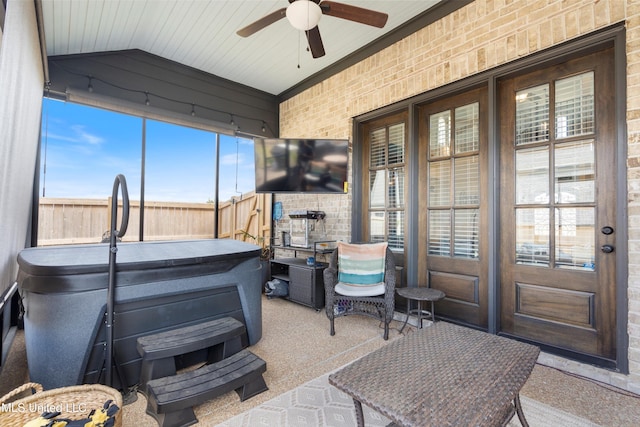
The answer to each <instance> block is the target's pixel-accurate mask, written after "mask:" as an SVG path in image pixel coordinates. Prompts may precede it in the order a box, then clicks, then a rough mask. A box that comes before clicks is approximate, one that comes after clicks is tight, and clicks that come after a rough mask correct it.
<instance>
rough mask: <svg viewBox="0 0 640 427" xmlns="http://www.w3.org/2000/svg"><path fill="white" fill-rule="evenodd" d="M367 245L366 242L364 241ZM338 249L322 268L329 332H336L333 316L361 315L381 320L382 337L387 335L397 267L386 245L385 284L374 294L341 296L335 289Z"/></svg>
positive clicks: (393, 300)
mask: <svg viewBox="0 0 640 427" xmlns="http://www.w3.org/2000/svg"><path fill="white" fill-rule="evenodd" d="M365 245H366V244H365ZM338 250H339V249H336V250H335V251H333V254H332V255H331V259H330V261H329V267H327V268H326V269H325V270H324V273H323V277H324V290H325V310H326V313H327V317H328V318H329V321H330V323H331V330H330V333H331V335H332V336H333V335H335V327H334V319H335V318H336V317H341V316H349V315H352V314H360V315H365V316H369V317H373V318H376V319H378V320H380V321H381V322H383V323H384V339H385V340H387V339H388V338H389V324H390V323H391V320H393V312H394V305H395V288H396V275H395V274H396V266H395V261H394V259H393V254H392V253H391V250H390V249H389V248H388V247H387V248H386V251H385V257H384V281H383V283H384V286H383V289H381V290H379V291H378V292H376V293H377V295H375V294H374V295H357V296H353V295H342V294H340V293H338V291H336V285H338V284H339V283H340V282H339V280H338V277H339V266H338V259H339V256H338Z"/></svg>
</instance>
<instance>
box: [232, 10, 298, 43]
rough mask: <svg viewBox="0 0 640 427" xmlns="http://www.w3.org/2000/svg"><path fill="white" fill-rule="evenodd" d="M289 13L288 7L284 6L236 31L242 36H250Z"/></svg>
mask: <svg viewBox="0 0 640 427" xmlns="http://www.w3.org/2000/svg"><path fill="white" fill-rule="evenodd" d="M286 13H287V8H286V7H283V8H282V9H278V10H276V11H275V12H272V13H270V14H268V15H266V16H263V17H262V18H260V19H258V20H257V21H256V22H254V23H252V24H249V25H247V26H246V27H244V28H241V29H239V30H238V31H237V32H236V33H237V34H238V35H239V36H240V37H249V36H250V35H252V34H255V33H257V32H258V31H260V30H261V29H263V28H265V27H267V26H269V25H271V24H273V23H274V22H276V21H279V20H280V19H282V18H284V17H285V16H286Z"/></svg>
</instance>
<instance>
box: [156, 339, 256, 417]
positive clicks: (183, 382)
mask: <svg viewBox="0 0 640 427" xmlns="http://www.w3.org/2000/svg"><path fill="white" fill-rule="evenodd" d="M266 370H267V364H266V362H265V361H264V360H262V359H261V358H259V357H258V356H256V355H255V354H253V353H251V352H250V351H249V350H246V349H245V350H242V351H240V352H239V353H236V354H234V355H232V356H230V357H227V358H225V359H223V360H221V361H219V362H216V363H214V364H211V365H205V366H203V367H201V368H198V369H196V370H194V371H189V372H184V373H180V374H177V375H173V376H170V377H165V378H158V379H154V380H151V381H149V382H148V383H147V391H148V395H147V413H148V414H149V415H151V416H152V417H154V418H155V419H156V421H157V422H158V425H159V426H160V427H185V426H189V425H192V424H195V423H197V422H198V419H197V418H196V416H195V414H194V412H193V409H192V408H193V406H196V405H199V404H201V403H203V402H205V401H207V400H210V399H213V398H215V397H218V396H221V395H223V394H226V393H228V392H230V391H231V390H235V391H236V392H237V393H238V395H239V396H240V400H241V401H244V400H245V399H248V398H250V397H253V396H255V395H257V394H259V393H262V392H263V391H265V390H268V388H267V385H266V383H265V382H264V379H263V377H262V374H263V373H264V372H265V371H266Z"/></svg>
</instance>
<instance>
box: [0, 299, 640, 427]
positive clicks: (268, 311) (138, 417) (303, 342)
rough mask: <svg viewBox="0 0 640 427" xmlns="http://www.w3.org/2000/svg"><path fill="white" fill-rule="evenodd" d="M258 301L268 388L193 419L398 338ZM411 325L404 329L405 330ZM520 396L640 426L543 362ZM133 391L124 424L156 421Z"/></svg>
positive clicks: (6, 380)
mask: <svg viewBox="0 0 640 427" xmlns="http://www.w3.org/2000/svg"><path fill="white" fill-rule="evenodd" d="M262 304H263V335H262V339H261V340H260V341H259V342H258V343H257V344H256V345H255V346H253V347H251V348H250V350H251V351H253V352H254V353H255V354H257V355H258V356H260V357H262V358H263V359H264V360H266V362H267V372H266V373H265V375H264V379H265V381H266V383H267V386H268V387H269V390H268V391H266V392H263V393H261V394H259V395H258V396H255V397H253V398H251V399H248V400H246V401H245V402H240V401H239V399H238V396H237V394H236V393H234V392H231V393H228V394H226V395H224V396H221V397H219V398H217V399H214V400H211V401H209V402H207V403H205V404H203V405H200V406H198V407H196V408H195V413H196V416H197V417H198V420H199V423H198V425H202V426H214V425H216V424H218V423H220V422H222V421H224V420H226V419H228V418H230V417H232V416H235V415H237V414H239V413H241V412H244V411H246V410H247V409H250V408H252V407H254V406H257V405H259V404H261V403H263V402H265V401H267V400H270V399H272V398H273V397H275V396H278V395H280V394H281V393H284V392H285V391H288V390H291V389H293V388H295V387H297V386H299V385H302V384H304V383H306V382H307V381H310V380H311V379H313V378H316V377H318V376H320V375H322V374H324V373H326V372H329V371H332V370H334V369H337V368H339V367H341V366H343V365H345V364H347V363H349V362H351V361H353V360H355V359H357V358H359V357H361V356H363V355H365V354H367V353H369V352H371V351H373V350H375V349H377V348H379V347H381V346H383V345H385V344H387V343H388V342H390V341H391V340H393V339H397V338H398V337H400V336H401V335H400V334H399V333H398V332H399V329H400V326H401V324H400V323H399V322H396V321H394V322H392V324H391V327H392V329H391V331H390V334H389V341H384V340H383V339H382V329H381V327H380V325H379V323H378V322H377V321H376V320H374V319H371V318H368V317H362V316H351V317H344V318H339V319H337V320H336V335H335V336H333V337H331V336H330V335H329V321H328V320H327V318H326V315H325V314H324V311H320V312H316V311H315V310H313V309H310V308H307V307H303V306H300V305H298V304H295V303H292V302H289V301H285V300H280V299H271V300H269V299H266V298H264V299H263V301H262ZM411 331H412V329H411V328H409V329H407V328H405V330H404V333H405V334H406V333H411ZM20 335H21V334H20V333H19V334H18V337H17V339H16V340H15V342H14V345H13V347H12V349H11V352H10V354H9V356H8V358H7V362H6V364H5V366H4V368H3V370H2V373H0V395H3V394H4V393H6V392H7V391H9V390H12V389H13V388H14V387H16V386H17V385H20V384H22V383H23V382H24V381H26V378H27V374H26V367H25V366H24V364H25V361H26V357H25V355H24V340H23V339H22V337H21V336H20ZM522 395H524V396H527V397H530V398H532V399H535V400H538V401H540V402H542V403H545V404H547V405H550V406H553V407H556V408H558V409H561V410H563V411H566V412H569V413H572V414H575V415H578V416H580V417H582V418H586V419H588V420H590V421H592V422H594V423H597V424H599V425H602V426H616V427H624V426H629V427H631V426H634V427H635V426H638V425H640V396H637V395H633V394H631V393H629V392H626V391H623V390H620V389H615V388H612V387H610V386H605V385H602V384H599V383H596V382H593V381H591V380H585V379H583V378H579V377H576V376H573V375H568V374H566V373H563V372H560V371H558V370H556V369H553V368H549V367H545V366H542V365H536V367H535V368H534V370H533V373H532V375H531V377H530V378H529V380H528V381H527V383H526V384H525V386H524V388H523V389H522ZM138 396H139V399H138V401H137V402H135V403H133V404H131V405H127V406H125V408H124V423H123V424H124V427H128V426H136V427H147V426H149V427H154V426H156V425H157V424H156V423H155V421H154V420H153V418H151V417H150V416H148V415H146V414H145V412H144V409H145V405H146V402H145V399H144V397H142V395H140V394H139V395H138Z"/></svg>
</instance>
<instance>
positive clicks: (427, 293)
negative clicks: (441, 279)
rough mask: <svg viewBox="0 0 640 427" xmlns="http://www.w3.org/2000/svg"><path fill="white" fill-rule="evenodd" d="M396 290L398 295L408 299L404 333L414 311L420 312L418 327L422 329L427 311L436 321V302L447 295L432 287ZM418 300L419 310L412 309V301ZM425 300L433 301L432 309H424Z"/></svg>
mask: <svg viewBox="0 0 640 427" xmlns="http://www.w3.org/2000/svg"><path fill="white" fill-rule="evenodd" d="M396 292H397V293H398V295H400V296H401V297H404V298H406V299H407V318H406V319H405V321H404V325H402V328H400V333H402V331H403V330H404V327H405V326H407V322H408V321H409V315H410V314H411V313H413V312H417V313H418V327H419V328H420V329H422V315H423V314H424V313H425V312H426V313H430V314H431V321H432V322H435V321H436V314H435V311H434V303H435V302H436V301H440V300H441V299H443V298H444V297H445V296H446V295H445V294H444V292H442V291H440V290H438V289H432V288H421V287H417V288H396ZM412 300H413V301H418V309H417V310H411V301H412ZM423 301H431V311H430V312H429V311H427V310H423V309H422V302H423Z"/></svg>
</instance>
